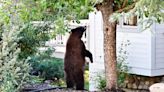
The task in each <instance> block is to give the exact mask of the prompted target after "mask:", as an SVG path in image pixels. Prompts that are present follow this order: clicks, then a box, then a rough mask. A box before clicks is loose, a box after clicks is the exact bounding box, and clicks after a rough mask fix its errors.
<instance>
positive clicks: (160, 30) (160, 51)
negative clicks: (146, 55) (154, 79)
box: [155, 24, 164, 69]
mask: <svg viewBox="0 0 164 92" xmlns="http://www.w3.org/2000/svg"><path fill="white" fill-rule="evenodd" d="M155 30H156V38H155V41H156V42H155V44H156V52H155V53H156V54H155V55H156V68H157V69H164V24H155Z"/></svg>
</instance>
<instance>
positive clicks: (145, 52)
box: [117, 28, 151, 69]
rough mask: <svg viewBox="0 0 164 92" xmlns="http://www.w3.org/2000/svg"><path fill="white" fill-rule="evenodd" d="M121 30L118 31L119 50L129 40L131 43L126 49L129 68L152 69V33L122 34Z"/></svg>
mask: <svg viewBox="0 0 164 92" xmlns="http://www.w3.org/2000/svg"><path fill="white" fill-rule="evenodd" d="M120 30H121V28H118V30H117V48H118V47H120V45H121V44H122V43H123V44H125V43H126V41H127V40H129V41H130V45H129V46H127V47H126V50H127V52H128V59H127V61H126V62H127V63H128V66H129V67H136V68H147V69H151V32H150V31H143V32H120ZM127 30H128V29H127ZM136 30H137V29H136ZM123 49H124V48H123Z"/></svg>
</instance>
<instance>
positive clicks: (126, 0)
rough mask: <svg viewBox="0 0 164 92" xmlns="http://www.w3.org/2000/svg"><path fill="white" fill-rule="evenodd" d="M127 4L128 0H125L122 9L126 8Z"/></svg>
mask: <svg viewBox="0 0 164 92" xmlns="http://www.w3.org/2000/svg"><path fill="white" fill-rule="evenodd" d="M127 2H128V0H124V2H123V5H122V8H124V7H125V6H126V4H127Z"/></svg>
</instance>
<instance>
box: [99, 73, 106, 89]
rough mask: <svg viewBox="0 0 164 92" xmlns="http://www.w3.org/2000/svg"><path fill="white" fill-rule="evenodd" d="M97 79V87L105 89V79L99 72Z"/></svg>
mask: <svg viewBox="0 0 164 92" xmlns="http://www.w3.org/2000/svg"><path fill="white" fill-rule="evenodd" d="M97 80H98V85H97V88H98V89H100V90H101V91H103V90H105V87H106V79H105V77H104V76H102V75H101V74H99V75H98V76H97Z"/></svg>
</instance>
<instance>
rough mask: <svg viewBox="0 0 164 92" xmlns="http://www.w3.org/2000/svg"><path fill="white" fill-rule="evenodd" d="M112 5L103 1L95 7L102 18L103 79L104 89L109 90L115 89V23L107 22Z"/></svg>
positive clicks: (107, 1) (109, 0)
mask: <svg viewBox="0 0 164 92" xmlns="http://www.w3.org/2000/svg"><path fill="white" fill-rule="evenodd" d="M112 5H113V1H112V0H104V1H103V2H102V3H101V4H97V5H96V7H97V9H98V10H100V11H101V12H102V16H103V29H104V30H103V32H104V61H105V77H106V88H107V89H109V90H113V89H116V88H117V70H116V23H112V22H110V21H109V17H110V15H111V14H112V13H113V7H112Z"/></svg>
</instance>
